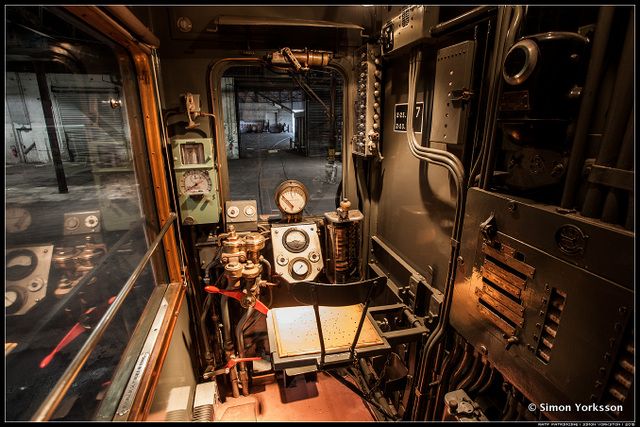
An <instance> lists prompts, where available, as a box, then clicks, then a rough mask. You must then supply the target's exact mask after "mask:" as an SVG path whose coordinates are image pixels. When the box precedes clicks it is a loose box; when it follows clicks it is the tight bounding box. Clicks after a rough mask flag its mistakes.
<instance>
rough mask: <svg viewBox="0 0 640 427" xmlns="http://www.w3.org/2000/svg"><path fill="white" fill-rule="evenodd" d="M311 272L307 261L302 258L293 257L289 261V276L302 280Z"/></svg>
mask: <svg viewBox="0 0 640 427" xmlns="http://www.w3.org/2000/svg"><path fill="white" fill-rule="evenodd" d="M310 272H311V266H310V265H309V261H307V260H306V259H304V258H297V259H294V260H293V262H292V263H291V277H293V278H294V279H297V280H302V279H304V278H305V277H307V276H308V275H309V273H310Z"/></svg>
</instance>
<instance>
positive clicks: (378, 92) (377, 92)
mask: <svg viewBox="0 0 640 427" xmlns="http://www.w3.org/2000/svg"><path fill="white" fill-rule="evenodd" d="M373 96H375V97H376V98H377V97H379V96H380V91H379V90H374V91H373Z"/></svg>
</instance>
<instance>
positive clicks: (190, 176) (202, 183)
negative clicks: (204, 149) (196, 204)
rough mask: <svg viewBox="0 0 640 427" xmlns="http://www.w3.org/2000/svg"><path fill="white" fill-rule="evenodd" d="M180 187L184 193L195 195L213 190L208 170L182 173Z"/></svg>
mask: <svg viewBox="0 0 640 427" xmlns="http://www.w3.org/2000/svg"><path fill="white" fill-rule="evenodd" d="M180 189H181V190H182V193H183V194H186V195H189V196H195V195H200V194H207V193H210V192H211V179H210V178H209V174H208V172H207V171H203V170H190V171H187V172H185V174H184V175H182V180H181V181H180Z"/></svg>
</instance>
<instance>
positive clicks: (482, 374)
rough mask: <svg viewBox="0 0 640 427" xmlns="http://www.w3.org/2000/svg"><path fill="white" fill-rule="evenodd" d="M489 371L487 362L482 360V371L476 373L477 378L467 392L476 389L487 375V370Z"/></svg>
mask: <svg viewBox="0 0 640 427" xmlns="http://www.w3.org/2000/svg"><path fill="white" fill-rule="evenodd" d="M489 371H490V369H489V362H487V361H486V360H483V361H482V371H481V372H480V375H478V379H477V380H476V381H475V382H474V383H473V384H472V385H471V386H469V390H468V391H467V393H473V392H474V391H476V390H477V389H478V388H479V387H480V386H481V385H482V381H483V380H484V378H485V377H486V376H487V372H489Z"/></svg>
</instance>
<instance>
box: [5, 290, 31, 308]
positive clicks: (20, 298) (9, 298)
mask: <svg viewBox="0 0 640 427" xmlns="http://www.w3.org/2000/svg"><path fill="white" fill-rule="evenodd" d="M25 301H26V295H25V293H24V290H23V289H22V288H19V287H17V286H10V287H8V288H7V289H6V290H5V291H4V309H5V312H6V313H7V314H14V313H17V312H18V311H20V309H21V308H22V306H23V305H24V302H25Z"/></svg>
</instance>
